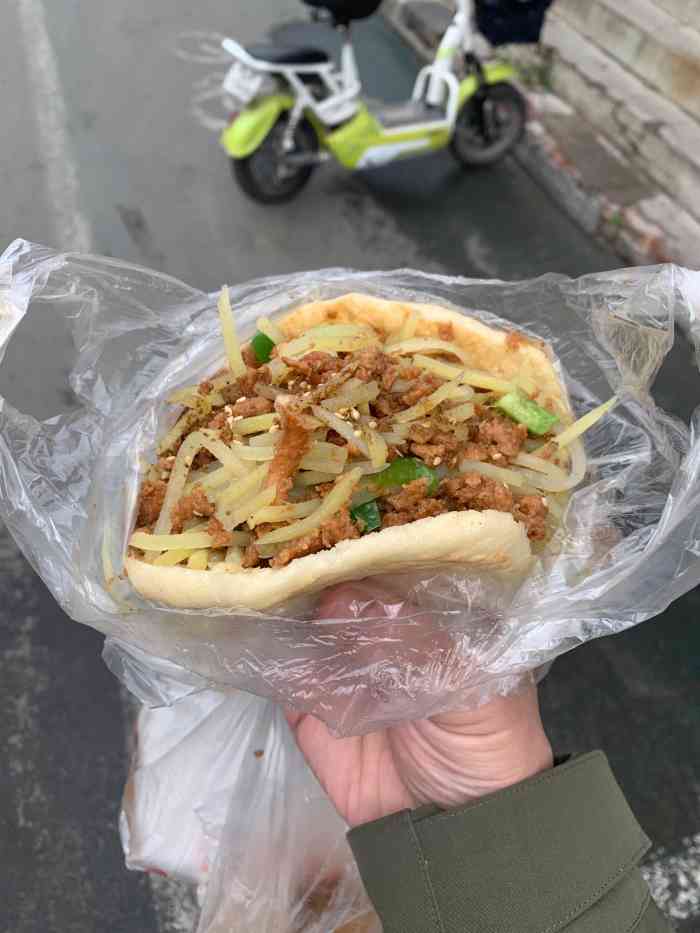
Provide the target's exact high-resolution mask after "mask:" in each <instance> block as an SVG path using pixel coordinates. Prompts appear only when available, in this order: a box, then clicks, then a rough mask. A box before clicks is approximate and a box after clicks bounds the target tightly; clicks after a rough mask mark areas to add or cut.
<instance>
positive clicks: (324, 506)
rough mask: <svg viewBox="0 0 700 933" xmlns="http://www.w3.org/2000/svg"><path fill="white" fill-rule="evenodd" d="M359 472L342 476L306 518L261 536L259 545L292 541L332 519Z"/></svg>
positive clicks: (348, 495) (344, 502)
mask: <svg viewBox="0 0 700 933" xmlns="http://www.w3.org/2000/svg"><path fill="white" fill-rule="evenodd" d="M361 476H362V473H361V472H360V470H351V471H350V472H349V473H347V474H346V475H345V476H342V477H341V478H340V479H339V480H338V481H337V483H336V484H335V486H334V487H333V489H332V490H331V491H330V492H329V493H328V495H327V496H326V497H325V499H324V500H323V502H322V503H321V505H320V506H319V507H318V508H317V509H316V511H315V512H312V514H311V515H309V516H307V517H306V518H301V519H299V521H296V522H292V523H291V525H285V527H284V528H275V529H273V530H272V531H268V532H267V534H264V535H261V536H260V537H259V538H258V542H259V543H260V544H261V545H263V546H264V545H267V544H279V543H280V542H282V541H292V540H293V539H294V538H299V537H301V536H302V535H307V534H309V533H310V532H312V531H315V530H316V529H317V528H319V527H320V526H321V525H322V524H323V523H324V522H325V521H327V520H328V519H329V518H332V517H333V516H334V515H335V514H336V513H337V512H339V511H340V509H341V508H342V507H343V506H344V505H345V504H346V502H348V501H349V499H350V497H351V496H352V493H353V490H354V488H355V486H356V485H357V483H358V482H359V480H360V477H361Z"/></svg>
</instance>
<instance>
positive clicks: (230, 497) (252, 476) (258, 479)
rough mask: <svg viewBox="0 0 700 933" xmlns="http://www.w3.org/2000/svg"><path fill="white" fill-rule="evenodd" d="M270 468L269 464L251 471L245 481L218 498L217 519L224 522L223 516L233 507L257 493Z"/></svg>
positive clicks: (236, 483) (239, 481) (229, 488)
mask: <svg viewBox="0 0 700 933" xmlns="http://www.w3.org/2000/svg"><path fill="white" fill-rule="evenodd" d="M269 469H270V466H269V464H268V463H262V464H261V465H260V466H259V467H256V468H255V469H254V470H251V472H250V473H248V475H247V476H245V477H244V478H243V479H239V480H238V481H237V482H235V483H232V484H231V485H230V486H228V488H226V489H225V490H224V491H223V492H221V493H219V494H218V496H217V497H216V501H217V513H216V517H217V518H218V519H219V521H222V517H221V516H222V515H223V514H224V513H225V512H226V511H227V510H230V508H231V506H232V505H233V504H234V503H236V502H238V501H239V500H240V499H242V498H243V497H244V496H248V495H252V494H253V493H255V492H257V491H258V490H259V489H260V487H261V486H262V484H263V483H264V482H265V479H266V477H267V473H268V470H269Z"/></svg>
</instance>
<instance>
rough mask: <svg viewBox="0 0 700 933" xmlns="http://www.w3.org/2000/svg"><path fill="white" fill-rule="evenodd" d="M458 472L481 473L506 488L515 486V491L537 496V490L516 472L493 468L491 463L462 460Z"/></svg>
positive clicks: (497, 467)
mask: <svg viewBox="0 0 700 933" xmlns="http://www.w3.org/2000/svg"><path fill="white" fill-rule="evenodd" d="M459 470H460V472H461V473H481V475H482V476H488V477H489V479H495V480H498V481H499V482H501V483H505V484H506V485H507V486H515V488H516V489H522V490H524V491H526V492H530V493H533V494H535V495H537V490H536V489H534V488H533V487H531V486H529V485H528V484H527V483H526V482H525V478H524V477H523V476H522V474H520V473H518V471H517V470H509V469H506V468H505V467H499V466H495V465H494V464H493V463H484V462H483V461H482V460H462V462H461V463H460V465H459Z"/></svg>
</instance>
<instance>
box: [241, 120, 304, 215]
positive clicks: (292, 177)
mask: <svg viewBox="0 0 700 933" xmlns="http://www.w3.org/2000/svg"><path fill="white" fill-rule="evenodd" d="M288 119H289V118H288V116H287V115H285V116H283V117H280V119H279V120H278V121H277V123H276V124H275V125H274V126H273V127H272V129H271V130H270V132H269V133H268V134H267V136H266V138H265V139H264V140H263V142H262V144H261V145H260V146H259V147H258V148H257V149H256V150H255V152H253V153H252V154H251V155H249V156H247V157H246V158H245V159H231V170H232V172H233V177H234V178H235V179H236V181H237V182H238V184H239V186H240V188H241V190H242V191H243V192H244V194H246V195H247V196H248V197H249V198H251V199H252V200H253V201H257V202H258V203H259V204H282V203H284V202H285V201H291V200H292V198H295V197H296V196H297V195H298V194H299V192H300V191H301V189H302V188H303V187H304V186H305V185H306V184H307V183H308V181H309V179H310V178H311V174H312V172H313V170H314V166H313V165H302V166H299V167H298V168H294V169H288V170H286V171H285V170H282V168H281V161H282V136H283V134H284V130H285V127H286V125H287V121H288ZM294 143H295V147H294V153H295V154H301V153H303V154H306V153H314V152H317V150H318V138H317V136H316V133H315V132H314V130H313V127H312V126H311V125H310V124H309V123H308V122H307V121H306V120H302V121H301V122H300V123H299V125H298V126H297V128H296V132H295V133H294Z"/></svg>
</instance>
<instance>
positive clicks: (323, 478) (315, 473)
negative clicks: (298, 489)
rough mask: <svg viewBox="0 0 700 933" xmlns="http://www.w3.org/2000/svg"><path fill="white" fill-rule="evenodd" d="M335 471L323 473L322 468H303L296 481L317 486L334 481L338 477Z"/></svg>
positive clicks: (304, 484) (300, 483)
mask: <svg viewBox="0 0 700 933" xmlns="http://www.w3.org/2000/svg"><path fill="white" fill-rule="evenodd" d="M337 478H338V477H337V475H336V474H335V473H322V472H321V471H320V470H302V472H301V473H297V475H296V477H295V481H296V482H297V483H298V484H299V485H300V486H317V485H318V484H319V483H332V482H334V481H335V480H336V479H337Z"/></svg>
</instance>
